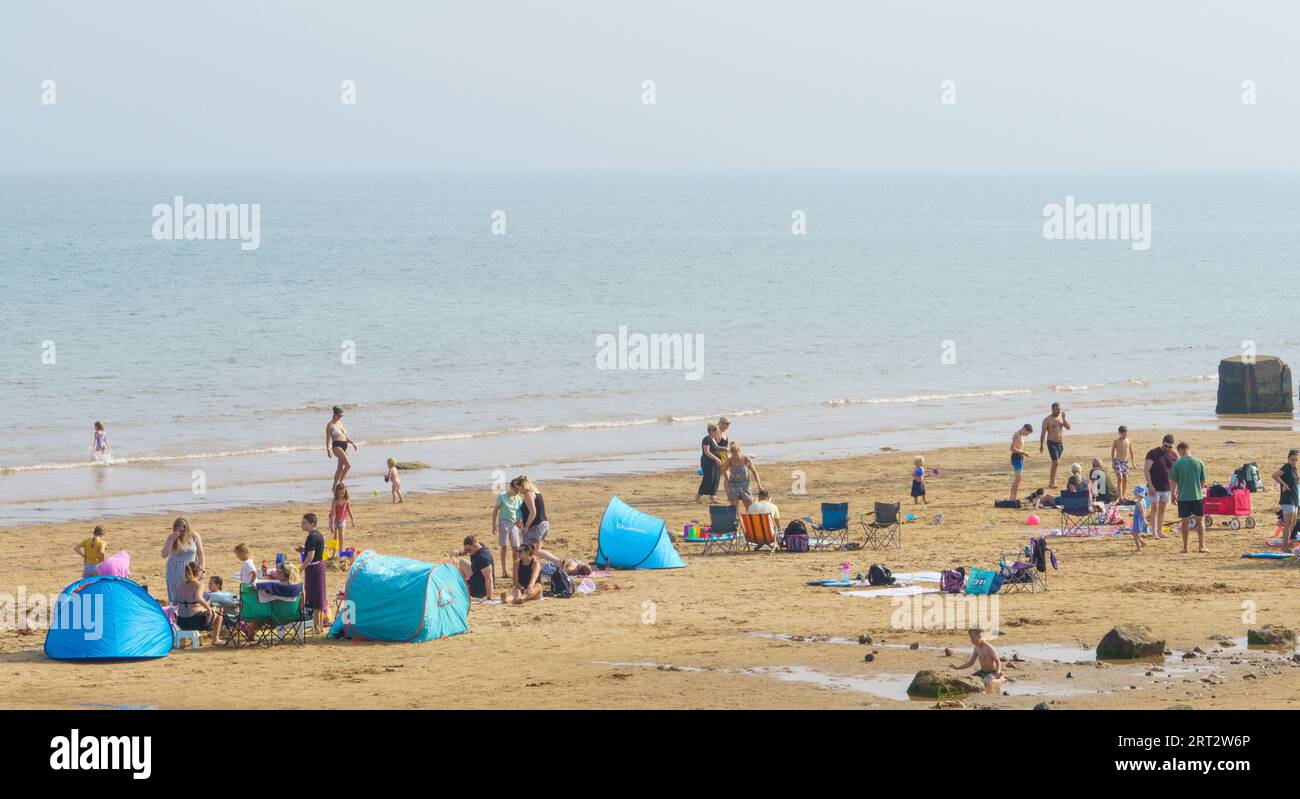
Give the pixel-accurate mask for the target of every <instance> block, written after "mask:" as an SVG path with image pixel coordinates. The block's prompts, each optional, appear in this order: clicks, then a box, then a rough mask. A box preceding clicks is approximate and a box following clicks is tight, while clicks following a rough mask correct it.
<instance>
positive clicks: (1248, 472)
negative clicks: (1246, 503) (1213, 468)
mask: <svg viewBox="0 0 1300 799" xmlns="http://www.w3.org/2000/svg"><path fill="white" fill-rule="evenodd" d="M1232 476H1233V477H1235V478H1236V479H1237V483H1238V484H1239V485H1241V486H1243V487H1244V488H1245V489H1246V490H1248V491H1250V493H1252V494H1254V493H1256V492H1257V491H1259V490H1260V489H1261V488H1263V486H1262V485H1261V484H1260V482H1259V467H1258V466H1256V465H1255V464H1254V463H1243V464H1242V465H1241V468H1240V469H1238V470H1237V471H1235V472H1233V473H1232Z"/></svg>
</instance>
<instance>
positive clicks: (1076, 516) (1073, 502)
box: [1056, 491, 1105, 535]
mask: <svg viewBox="0 0 1300 799" xmlns="http://www.w3.org/2000/svg"><path fill="white" fill-rule="evenodd" d="M1056 503H1057V507H1059V508H1060V509H1061V523H1060V525H1059V527H1060V528H1061V532H1062V533H1064V534H1065V535H1092V534H1095V533H1096V532H1097V528H1098V527H1103V526H1105V523H1104V521H1103V518H1104V511H1099V510H1097V509H1096V508H1095V507H1094V506H1093V503H1092V499H1091V498H1090V497H1089V496H1088V492H1087V491H1065V492H1063V493H1062V494H1061V496H1059V497H1057V500H1056Z"/></svg>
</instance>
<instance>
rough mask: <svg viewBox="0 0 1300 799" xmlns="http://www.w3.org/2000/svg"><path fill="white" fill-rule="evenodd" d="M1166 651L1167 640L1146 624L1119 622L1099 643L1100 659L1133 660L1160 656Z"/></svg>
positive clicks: (1098, 654) (1098, 655)
mask: <svg viewBox="0 0 1300 799" xmlns="http://www.w3.org/2000/svg"><path fill="white" fill-rule="evenodd" d="M1164 651H1165V642H1164V641H1163V640H1161V639H1159V638H1157V637H1156V636H1155V633H1153V632H1151V628H1150V627H1147V626H1146V625H1144V624H1119V625H1116V626H1115V627H1113V628H1112V629H1111V631H1110V632H1108V633H1106V635H1105V636H1104V637H1103V638H1102V639H1101V642H1100V643H1098V644H1097V657H1098V659H1100V660H1133V659H1135V658H1149V657H1159V656H1160V654H1161V653H1162V652H1164Z"/></svg>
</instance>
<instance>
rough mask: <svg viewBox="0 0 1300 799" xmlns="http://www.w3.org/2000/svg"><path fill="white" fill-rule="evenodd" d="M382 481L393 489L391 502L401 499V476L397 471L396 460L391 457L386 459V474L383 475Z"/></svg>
mask: <svg viewBox="0 0 1300 799" xmlns="http://www.w3.org/2000/svg"><path fill="white" fill-rule="evenodd" d="M384 482H385V483H388V484H390V485H391V487H392V490H393V503H394V504H396V503H398V502H401V501H402V477H401V475H400V474H398V471H397V461H395V460H393V459H392V458H389V459H388V474H386V475H384Z"/></svg>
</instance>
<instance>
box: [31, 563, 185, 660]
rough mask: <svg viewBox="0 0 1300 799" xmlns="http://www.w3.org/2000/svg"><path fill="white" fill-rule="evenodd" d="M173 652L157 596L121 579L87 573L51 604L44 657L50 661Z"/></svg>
mask: <svg viewBox="0 0 1300 799" xmlns="http://www.w3.org/2000/svg"><path fill="white" fill-rule="evenodd" d="M171 651H172V625H171V622H169V621H168V620H167V614H165V613H163V609H162V606H161V605H159V604H158V600H156V599H154V598H153V597H151V596H149V592H148V591H145V590H144V589H143V588H141V587H140V584H139V583H137V582H136V581H134V580H131V579H128V578H126V577H86V578H83V579H81V580H78V581H76V582H75V583H73V584H72V585H70V586H68V587H67V588H65V589H63V591H62V592H61V593H60V594H59V597H58V599H57V600H56V601H55V604H54V607H52V608H50V629H49V630H48V631H47V632H46V633H45V656H46V657H48V658H53V659H54V660H116V659H124V658H160V657H166V655H167V653H169V652H171Z"/></svg>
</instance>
